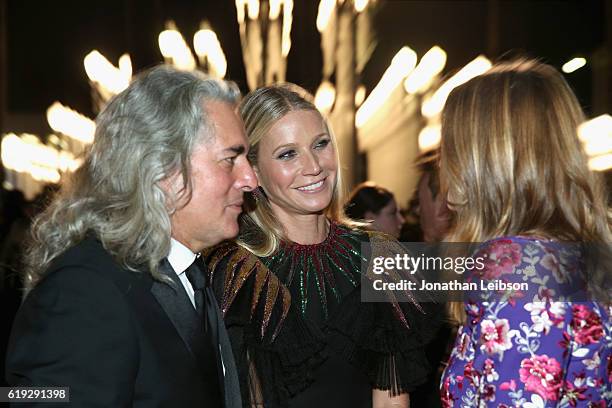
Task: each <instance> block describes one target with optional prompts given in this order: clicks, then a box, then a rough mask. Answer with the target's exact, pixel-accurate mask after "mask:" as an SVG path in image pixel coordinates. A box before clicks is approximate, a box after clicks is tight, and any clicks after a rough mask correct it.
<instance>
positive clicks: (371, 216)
mask: <svg viewBox="0 0 612 408" xmlns="http://www.w3.org/2000/svg"><path fill="white" fill-rule="evenodd" d="M365 219H366V220H371V221H372V224H370V227H371V228H372V229H373V230H376V231H381V232H384V233H386V234H389V235H391V236H392V237H395V238H399V236H400V231H401V229H402V225H403V224H404V221H405V220H404V217H402V214H401V213H400V210H399V207H398V206H397V203H396V202H395V199H394V198H392V199H391V201H389V202H388V203H387V205H385V206H384V207H383V208H381V210H380V212H379V213H378V214H375V213H373V212H371V211H366V213H365Z"/></svg>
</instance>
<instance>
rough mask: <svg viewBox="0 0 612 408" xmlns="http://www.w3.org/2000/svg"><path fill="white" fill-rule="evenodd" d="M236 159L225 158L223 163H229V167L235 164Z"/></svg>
mask: <svg viewBox="0 0 612 408" xmlns="http://www.w3.org/2000/svg"><path fill="white" fill-rule="evenodd" d="M237 157H238V156H232V157H227V158H226V159H225V161H226V162H228V163H229V164H231V165H234V163H235V162H236V158H237Z"/></svg>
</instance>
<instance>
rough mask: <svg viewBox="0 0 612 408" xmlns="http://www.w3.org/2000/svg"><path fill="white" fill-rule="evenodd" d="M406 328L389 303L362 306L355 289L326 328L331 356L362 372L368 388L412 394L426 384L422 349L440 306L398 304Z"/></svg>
mask: <svg viewBox="0 0 612 408" xmlns="http://www.w3.org/2000/svg"><path fill="white" fill-rule="evenodd" d="M399 307H400V309H401V312H402V314H403V316H404V318H405V319H406V321H407V323H408V327H406V325H405V324H404V323H403V322H402V321H401V320H400V319H398V318H397V314H396V311H395V310H394V309H393V304H392V303H364V302H362V301H361V293H360V290H359V288H356V289H355V290H354V291H353V292H352V293H350V294H349V295H348V296H346V297H345V299H344V300H343V303H342V305H341V307H339V308H338V310H336V312H335V313H334V315H333V316H331V317H330V319H329V320H328V322H327V324H326V325H325V328H324V331H325V333H326V335H327V341H328V343H329V346H330V348H331V349H332V350H334V351H336V352H338V353H341V354H342V355H343V356H344V357H345V358H346V359H347V360H348V361H349V362H350V363H351V364H353V365H354V366H356V367H357V368H358V369H360V370H361V371H362V372H364V373H365V374H366V375H367V377H368V379H369V380H370V382H371V384H372V386H373V388H376V389H381V390H389V391H390V392H391V394H392V395H398V394H400V393H403V392H408V391H411V390H413V389H414V388H415V387H416V386H418V385H420V384H422V383H424V382H425V381H426V380H427V375H428V373H429V363H428V362H427V358H426V355H425V353H424V347H425V346H426V345H427V343H428V342H430V341H431V339H432V338H433V337H434V336H435V334H436V333H437V331H438V330H439V328H440V327H441V325H442V322H443V318H442V314H441V313H440V312H441V306H440V305H435V304H425V305H421V307H422V309H423V311H421V310H418V309H417V308H416V307H415V306H414V305H413V304H410V303H399Z"/></svg>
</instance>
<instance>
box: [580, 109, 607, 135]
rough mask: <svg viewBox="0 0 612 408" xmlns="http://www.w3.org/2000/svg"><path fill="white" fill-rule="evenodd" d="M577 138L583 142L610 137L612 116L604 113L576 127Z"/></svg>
mask: <svg viewBox="0 0 612 408" xmlns="http://www.w3.org/2000/svg"><path fill="white" fill-rule="evenodd" d="M578 137H579V138H580V140H582V141H583V142H588V141H590V140H593V139H595V138H600V137H601V138H609V137H612V116H610V115H608V114H607V113H606V114H604V115H600V116H597V117H596V118H593V119H590V120H587V121H586V122H584V123H582V124H581V125H580V126H578Z"/></svg>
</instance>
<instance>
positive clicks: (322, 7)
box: [317, 0, 336, 33]
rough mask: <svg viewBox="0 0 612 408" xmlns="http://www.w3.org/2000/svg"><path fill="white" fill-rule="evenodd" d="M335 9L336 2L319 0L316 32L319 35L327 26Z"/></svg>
mask: <svg viewBox="0 0 612 408" xmlns="http://www.w3.org/2000/svg"><path fill="white" fill-rule="evenodd" d="M335 7H336V0H321V2H320V3H319V12H318V14H317V30H319V32H320V33H322V32H323V31H325V28H326V27H327V24H329V20H330V19H331V16H332V14H333V12H334V8H335Z"/></svg>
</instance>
